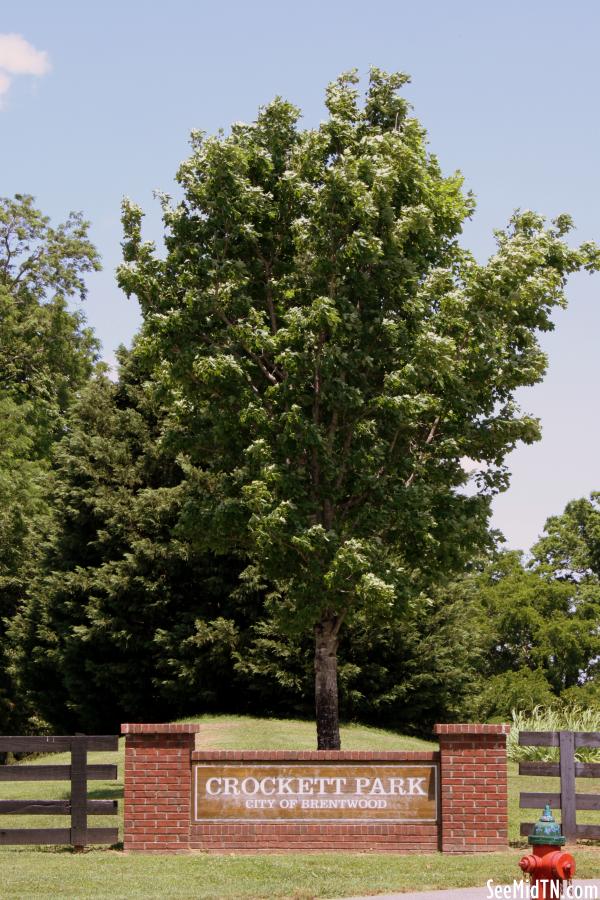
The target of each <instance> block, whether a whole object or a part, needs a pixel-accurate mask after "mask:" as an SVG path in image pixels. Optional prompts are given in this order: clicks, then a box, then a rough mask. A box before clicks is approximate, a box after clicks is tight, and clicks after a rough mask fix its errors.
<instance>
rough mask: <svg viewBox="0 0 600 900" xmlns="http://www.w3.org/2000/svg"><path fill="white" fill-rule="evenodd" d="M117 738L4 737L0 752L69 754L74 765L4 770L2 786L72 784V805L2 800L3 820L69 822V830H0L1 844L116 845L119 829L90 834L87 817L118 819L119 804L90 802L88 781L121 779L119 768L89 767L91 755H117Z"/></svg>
mask: <svg viewBox="0 0 600 900" xmlns="http://www.w3.org/2000/svg"><path fill="white" fill-rule="evenodd" d="M118 746H119V741H118V738H117V737H116V735H115V736H113V735H80V734H77V735H68V736H61V737H14V736H13V737H0V752H12V753H64V752H65V751H66V752H70V754H71V764H70V765H46V764H44V765H5V766H0V781H70V782H71V797H70V799H69V800H0V815H22V816H26V815H28V816H32V815H35V816H40V815H42V816H70V817H71V827H70V828H0V845H2V844H72V845H73V846H74V847H75V848H76V849H82V848H83V847H85V846H86V844H114V843H116V842H117V840H118V831H119V830H118V828H89V827H88V824H87V817H88V816H90V815H94V816H114V815H117V812H118V804H117V801H116V800H89V799H88V796H87V783H88V781H99V780H102V781H104V780H107V781H112V780H114V779H116V777H117V766H115V765H88V762H87V754H88V751H89V750H116V749H117V748H118Z"/></svg>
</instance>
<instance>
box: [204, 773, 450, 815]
mask: <svg viewBox="0 0 600 900" xmlns="http://www.w3.org/2000/svg"><path fill="white" fill-rule="evenodd" d="M437 781H438V771H437V765H436V764H435V763H431V764H428V763H416V764H411V763H400V764H398V763H384V762H378V763H376V764H367V763H365V764H360V763H358V764H354V763H352V764H344V763H330V762H315V763H298V764H296V763H282V764H277V763H260V762H257V763H248V764H244V763H238V762H234V763H227V762H223V763H217V764H215V763H196V764H195V765H194V771H193V782H192V785H193V804H192V806H193V811H192V816H193V819H194V821H196V822H210V821H213V822H214V821H220V822H256V821H258V822H268V821H288V822H289V821H296V822H297V821H304V822H306V821H310V822H319V821H330V822H331V821H334V822H338V823H339V824H344V823H346V822H354V823H360V822H364V821H369V822H373V821H378V822H396V823H400V822H414V823H421V822H428V823H435V822H437V820H438V784H437Z"/></svg>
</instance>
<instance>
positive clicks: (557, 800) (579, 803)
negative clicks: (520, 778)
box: [519, 731, 600, 841]
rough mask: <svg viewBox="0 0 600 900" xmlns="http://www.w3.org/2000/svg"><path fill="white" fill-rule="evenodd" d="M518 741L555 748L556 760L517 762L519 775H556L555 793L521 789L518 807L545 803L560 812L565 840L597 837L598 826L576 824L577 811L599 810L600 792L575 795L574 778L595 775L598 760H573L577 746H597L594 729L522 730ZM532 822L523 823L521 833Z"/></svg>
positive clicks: (598, 736)
mask: <svg viewBox="0 0 600 900" xmlns="http://www.w3.org/2000/svg"><path fill="white" fill-rule="evenodd" d="M519 744H521V745H523V746H526V747H558V748H559V750H560V762H533V761H531V762H521V763H519V775H544V776H550V777H554V778H560V792H559V793H552V794H551V793H531V792H522V793H521V795H520V803H519V805H520V807H521V809H540V808H541V807H543V806H544V805H545V804H546V803H549V804H550V806H551V807H552V808H553V809H560V811H561V828H562V833H563V835H564V836H565V837H566V839H567V841H576V840H577V838H587V839H590V840H597V839H600V825H578V824H577V810H584V809H586V810H589V809H592V810H600V794H578V793H577V791H576V789H575V779H576V778H598V777H599V776H600V763H582V762H576V761H575V750H576V749H577V748H578V747H600V732H598V731H522V732H521V733H520V734H519ZM532 829H533V823H531V822H523V823H522V824H521V834H522V835H528V834H530V833H531V831H532Z"/></svg>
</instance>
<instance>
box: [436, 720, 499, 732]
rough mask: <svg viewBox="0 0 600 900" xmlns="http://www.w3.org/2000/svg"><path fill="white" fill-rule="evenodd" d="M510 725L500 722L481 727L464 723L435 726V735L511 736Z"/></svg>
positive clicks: (472, 723)
mask: <svg viewBox="0 0 600 900" xmlns="http://www.w3.org/2000/svg"><path fill="white" fill-rule="evenodd" d="M509 732H510V725H509V724H508V722H499V723H498V724H494V725H479V724H476V723H474V722H467V723H463V724H462V725H458V724H456V725H442V724H438V725H434V726H433V733H434V734H509Z"/></svg>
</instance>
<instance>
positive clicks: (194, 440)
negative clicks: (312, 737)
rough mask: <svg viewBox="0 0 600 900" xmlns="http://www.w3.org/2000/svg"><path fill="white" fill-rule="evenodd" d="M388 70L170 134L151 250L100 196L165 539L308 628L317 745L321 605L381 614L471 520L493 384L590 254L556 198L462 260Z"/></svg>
mask: <svg viewBox="0 0 600 900" xmlns="http://www.w3.org/2000/svg"><path fill="white" fill-rule="evenodd" d="M406 81H407V78H406V76H404V75H386V74H385V73H383V72H381V71H380V70H378V69H373V70H372V71H371V74H370V80H369V85H368V89H367V92H366V99H365V102H364V103H362V104H361V103H360V102H359V95H358V91H357V87H356V85H357V76H356V75H355V74H354V73H350V74H346V75H344V76H342V77H341V78H339V79H338V80H337V81H336V82H334V83H333V84H331V85H330V86H329V88H328V90H327V96H326V106H327V110H328V117H327V119H326V120H325V121H324V122H323V123H322V124H321V125H320V126H319V127H318V128H308V129H302V128H300V127H299V125H298V118H299V112H298V110H297V109H296V108H295V107H294V106H292V105H291V104H290V103H287V102H285V101H284V100H281V99H276V100H275V101H274V102H272V103H270V104H269V105H268V106H266V107H265V108H263V109H262V110H261V111H260V113H259V115H258V117H257V119H256V121H255V122H253V123H251V124H235V125H233V126H232V128H231V131H230V133H229V134H227V135H225V134H219V135H218V136H216V137H209V138H206V137H205V136H203V135H202V134H198V133H196V134H194V135H193V154H192V156H191V157H190V158H189V159H188V160H187V161H186V162H185V163H184V164H183V165H182V166H181V168H180V170H179V174H178V180H179V183H180V185H181V188H182V190H183V194H184V197H183V200H182V201H181V202H180V203H178V204H175V205H172V204H171V203H170V202H169V199H168V198H165V200H164V221H165V226H166V230H167V234H166V256H165V257H164V258H162V257H161V256H159V255H157V254H156V253H155V249H154V247H153V245H152V244H149V243H145V242H143V241H142V236H141V220H142V212H141V210H140V209H139V208H138V207H136V206H135V205H134V204H132V203H129V202H128V203H126V204H125V207H124V214H123V221H124V228H125V243H124V255H125V262H124V264H123V265H122V266H121V268H120V272H119V278H120V283H121V285H122V286H123V288H124V289H125V290H126V292H127V293H128V294H135V295H136V296H137V297H138V299H139V301H140V303H141V306H142V312H143V316H144V329H143V342H144V345H145V347H146V348H147V350H148V352H149V353H150V354H151V355H152V356H153V358H154V360H155V362H156V371H157V373H158V377H159V378H161V379H163V380H164V382H165V383H166V384H168V386H169V388H170V390H171V391H172V392H173V394H174V396H175V398H176V402H175V404H174V408H173V422H174V423H175V422H176V423H177V428H179V429H180V433H181V426H182V425H183V426H184V428H183V434H184V436H183V438H182V441H181V449H182V453H183V454H185V456H186V458H187V463H186V464H187V471H188V478H189V480H190V483H191V484H193V485H195V487H196V496H195V500H194V502H192V501H190V502H189V503H188V504H187V507H186V510H185V514H184V517H183V526H184V528H185V530H186V534H187V538H188V540H189V542H190V543H191V544H193V545H200V546H210V547H212V548H213V549H215V550H216V551H219V552H224V551H225V550H226V549H228V548H231V547H232V546H235V547H237V548H242V549H243V552H245V553H246V554H247V556H248V558H249V560H250V564H249V565H248V567H247V568H246V571H245V576H244V577H245V579H246V581H248V582H250V583H256V584H267V585H268V587H269V603H270V607H271V611H272V614H273V616H274V617H276V618H277V620H278V621H279V622H280V624H281V626H282V627H283V628H285V629H287V630H288V631H290V632H296V633H306V632H311V633H312V635H313V639H314V660H315V699H316V718H317V736H318V746H319V747H320V748H335V747H338V746H339V728H338V688H337V649H338V642H339V634H340V629H341V627H342V624H343V622H344V620H345V619H346V618H347V617H348V616H352V615H353V614H354V613H355V612H356V611H357V610H359V609H363V610H364V611H365V613H366V614H367V615H368V616H370V617H378V616H380V615H381V614H382V612H383V611H385V612H386V613H387V612H389V610H390V609H393V610H395V613H396V615H398V616H401V615H402V610H403V609H404V608H405V607H406V604H407V603H408V602H409V600H410V599H411V598H414V597H415V596H418V595H420V594H423V595H426V593H427V591H428V590H429V588H430V585H431V583H432V582H433V581H437V580H439V579H440V578H441V577H445V576H448V575H449V574H450V573H451V572H453V571H456V570H460V569H461V567H462V566H463V564H464V561H465V559H466V558H467V557H468V556H469V555H470V554H471V553H472V552H473V547H474V546H475V545H476V544H477V543H481V542H483V541H484V540H485V523H486V520H487V516H488V512H489V502H490V496H491V495H493V493H494V492H496V491H498V490H501V489H503V488H504V487H506V485H507V483H508V474H507V471H506V468H505V465H504V459H505V456H506V454H507V453H508V452H509V451H510V450H512V449H513V447H514V446H515V444H516V443H517V442H518V441H526V442H531V441H534V440H536V439H538V437H539V426H538V423H537V422H536V421H535V420H534V419H532V418H531V417H529V416H527V415H524V414H522V413H521V412H520V410H519V409H518V407H517V405H516V404H515V401H514V392H515V390H516V388H518V387H520V386H522V385H527V384H534V383H535V382H536V381H539V379H540V378H541V377H542V375H543V373H544V370H545V365H546V360H545V357H544V354H543V353H542V351H541V349H540V347H539V344H538V340H537V337H536V335H537V333H538V332H539V331H546V330H549V329H550V328H551V327H552V325H551V313H552V310H553V308H554V307H555V306H557V305H562V304H564V302H565V300H564V293H563V289H564V285H565V278H566V276H567V275H568V274H569V273H570V272H574V271H577V270H578V269H580V268H582V267H589V268H593V267H595V266H596V264H597V259H598V255H597V251H596V248H595V247H593V246H592V245H583V246H581V247H579V248H572V247H570V246H568V245H567V243H566V242H565V240H564V238H565V235H566V234H567V232H568V231H569V228H570V226H571V222H570V219H569V218H568V217H567V216H561V217H559V218H558V219H557V220H556V221H555V222H554V223H553V224H552V225H551V226H549V227H546V225H545V223H544V220H543V219H542V218H540V217H539V216H537V215H535V214H534V213H531V212H523V213H519V214H516V215H515V216H514V217H513V219H512V220H511V222H510V224H509V226H508V228H507V229H506V230H504V231H501V232H498V233H497V234H496V240H497V248H496V252H495V253H494V254H493V256H492V257H491V258H490V260H489V261H488V262H487V263H486V264H479V263H478V262H477V261H476V260H475V259H474V258H473V256H472V255H471V254H470V253H469V252H468V251H466V250H465V249H463V248H462V247H461V245H460V243H459V236H460V233H461V228H462V224H463V222H464V221H465V219H466V218H468V217H469V216H470V215H471V213H472V211H473V207H474V204H473V200H472V198H471V197H470V196H468V195H465V194H464V193H463V190H462V178H461V177H460V175H459V174H455V175H451V176H449V177H445V176H444V175H443V174H442V172H441V170H440V166H439V164H438V161H437V159H436V157H435V156H434V155H433V154H431V153H430V152H429V151H428V148H427V144H426V138H425V133H424V130H423V128H422V126H421V125H420V124H419V123H418V121H417V120H416V119H414V118H412V117H411V115H410V110H409V105H408V103H407V101H406V100H405V99H404V98H403V97H402V96H401V95H400V94H399V89H400V88H401V87H402V85H403V84H404V83H405V82H406ZM465 457H467V458H470V459H472V460H477V461H480V463H481V467H480V469H479V472H478V475H477V477H476V479H475V489H474V491H473V492H472V493H471V495H467V493H466V492H464V491H462V490H461V488H462V486H463V485H464V483H465V480H466V475H465V471H464V467H463V461H464V458H465Z"/></svg>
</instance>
